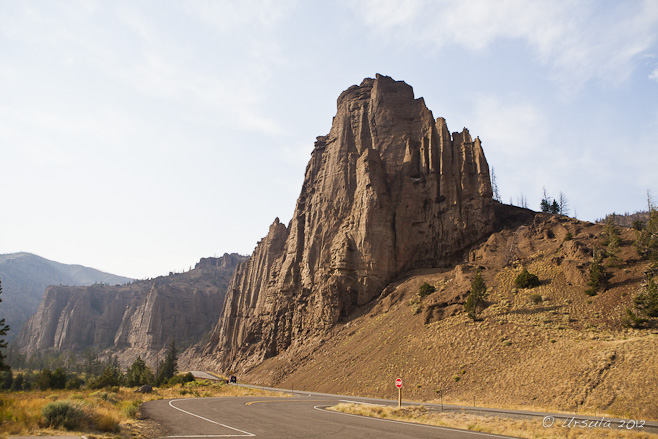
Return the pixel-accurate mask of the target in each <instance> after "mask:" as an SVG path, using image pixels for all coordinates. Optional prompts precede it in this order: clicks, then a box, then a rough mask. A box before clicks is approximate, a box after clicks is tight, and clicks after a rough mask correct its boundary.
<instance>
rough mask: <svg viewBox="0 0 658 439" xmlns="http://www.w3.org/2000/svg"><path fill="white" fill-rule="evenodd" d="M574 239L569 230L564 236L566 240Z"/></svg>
mask: <svg viewBox="0 0 658 439" xmlns="http://www.w3.org/2000/svg"><path fill="white" fill-rule="evenodd" d="M572 239H573V235H572V234H571V232H567V234H566V236H565V237H564V240H565V241H571V240H572Z"/></svg>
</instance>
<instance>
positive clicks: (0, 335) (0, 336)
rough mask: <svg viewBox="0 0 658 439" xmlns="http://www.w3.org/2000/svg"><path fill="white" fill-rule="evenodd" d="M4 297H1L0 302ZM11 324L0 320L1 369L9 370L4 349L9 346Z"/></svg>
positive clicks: (0, 286) (0, 284)
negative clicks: (6, 338)
mask: <svg viewBox="0 0 658 439" xmlns="http://www.w3.org/2000/svg"><path fill="white" fill-rule="evenodd" d="M0 295H2V279H0ZM1 302H2V299H1V298H0V303H1ZM9 329H10V328H9V325H6V324H5V319H2V320H0V371H3V370H9V365H8V364H7V363H6V362H5V353H4V352H3V350H4V349H6V348H7V342H6V341H5V337H6V336H7V331H9Z"/></svg>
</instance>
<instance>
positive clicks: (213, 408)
mask: <svg viewBox="0 0 658 439" xmlns="http://www.w3.org/2000/svg"><path fill="white" fill-rule="evenodd" d="M340 400H341V398H340V397H337V396H315V395H310V394H296V395H295V396H292V397H287V398H280V397H224V398H189V399H174V400H159V401H150V402H147V403H145V404H144V405H143V406H142V412H143V414H144V415H145V416H146V417H148V418H149V419H152V420H154V421H156V422H158V423H159V424H161V425H162V426H163V427H164V428H165V429H166V430H167V435H166V436H163V437H180V438H182V437H185V438H210V437H214V438H218V437H258V438H268V439H276V438H281V439H284V438H285V439H288V438H327V439H329V438H331V439H335V438H376V439H389V438H400V439H401V438H405V439H406V438H418V439H424V438H432V439H436V438H445V439H481V438H490V437H500V438H502V437H504V436H494V435H491V434H484V433H478V432H471V431H467V430H456V429H450V428H444V427H433V426H427V425H420V424H411V423H406V422H397V421H391V420H384V419H375V418H366V417H361V416H354V415H349V414H345V413H338V412H332V411H328V410H325V409H324V408H325V407H328V406H332V405H335V404H337V403H338V402H339V401H340Z"/></svg>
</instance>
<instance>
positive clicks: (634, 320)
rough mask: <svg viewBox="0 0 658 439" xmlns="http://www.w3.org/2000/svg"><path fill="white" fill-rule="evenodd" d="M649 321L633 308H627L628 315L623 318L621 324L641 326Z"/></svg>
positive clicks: (628, 326)
mask: <svg viewBox="0 0 658 439" xmlns="http://www.w3.org/2000/svg"><path fill="white" fill-rule="evenodd" d="M646 322H647V319H643V318H641V317H639V316H638V315H637V314H635V313H634V312H633V310H632V309H630V308H626V317H624V318H623V319H622V322H621V324H622V325H623V326H625V327H626V328H640V327H642V326H643V325H644V324H645V323H646Z"/></svg>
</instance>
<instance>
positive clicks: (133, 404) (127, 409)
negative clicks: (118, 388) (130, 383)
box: [121, 399, 142, 419]
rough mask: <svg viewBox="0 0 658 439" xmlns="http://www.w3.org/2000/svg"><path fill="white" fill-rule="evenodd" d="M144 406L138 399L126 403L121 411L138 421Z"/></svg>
mask: <svg viewBox="0 0 658 439" xmlns="http://www.w3.org/2000/svg"><path fill="white" fill-rule="evenodd" d="M141 405H142V402H141V401H140V400H138V399H136V400H134V401H124V403H123V407H122V409H121V411H122V412H123V414H124V415H126V416H127V417H129V418H131V419H137V415H138V414H139V407H140V406H141Z"/></svg>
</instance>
